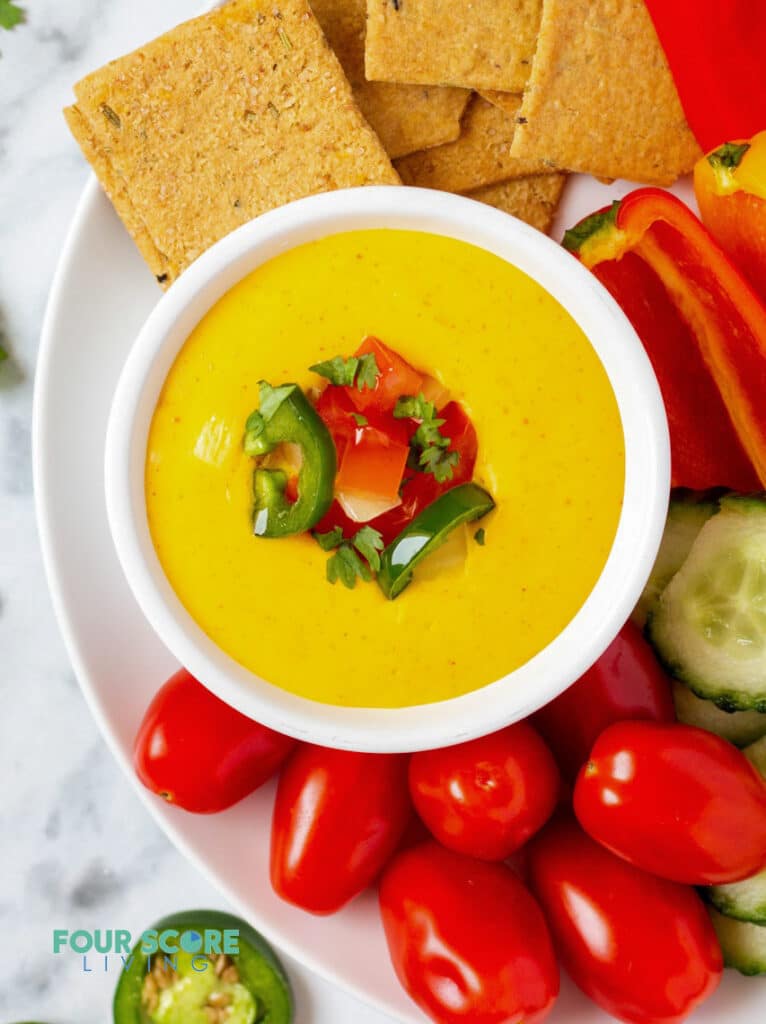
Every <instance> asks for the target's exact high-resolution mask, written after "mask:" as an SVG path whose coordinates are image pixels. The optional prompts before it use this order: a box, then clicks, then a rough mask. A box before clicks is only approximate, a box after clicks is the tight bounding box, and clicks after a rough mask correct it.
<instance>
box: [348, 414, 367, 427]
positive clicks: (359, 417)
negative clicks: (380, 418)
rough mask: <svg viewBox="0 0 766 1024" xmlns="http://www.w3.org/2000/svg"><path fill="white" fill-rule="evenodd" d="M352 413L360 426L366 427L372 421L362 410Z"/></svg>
mask: <svg viewBox="0 0 766 1024" xmlns="http://www.w3.org/2000/svg"><path fill="white" fill-rule="evenodd" d="M351 415H352V416H353V417H354V421H355V423H356V425H357V426H358V427H366V426H367V424H368V423H369V422H370V421H369V420H368V419H367V417H366V416H362V414H361V413H360V412H352V413H351Z"/></svg>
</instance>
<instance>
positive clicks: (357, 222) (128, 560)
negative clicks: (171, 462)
mask: <svg viewBox="0 0 766 1024" xmlns="http://www.w3.org/2000/svg"><path fill="white" fill-rule="evenodd" d="M383 227H386V228H399V229H409V230H414V231H425V232H431V233H433V234H437V235H446V236H449V237H451V238H456V239H460V240H462V241H465V242H469V243H471V244H473V245H476V246H479V247H480V248H482V249H486V250H488V251H489V252H492V253H494V254H495V255H497V256H499V257H501V258H502V259H504V260H507V261H508V262H509V263H511V264H513V265H514V266H516V267H519V268H520V269H521V270H522V271H524V272H525V273H526V274H528V275H529V276H530V277H531V278H533V279H534V280H535V281H537V282H538V283H539V284H541V285H542V286H543V287H544V288H546V289H547V290H548V291H549V292H550V293H551V294H552V295H553V296H554V297H555V298H556V299H557V300H558V301H559V302H560V303H561V305H562V306H563V307H564V308H565V309H566V310H568V312H569V313H570V315H571V316H572V317H573V318H574V320H575V321H576V322H577V323H578V324H579V326H580V327H581V328H582V330H583V331H584V333H585V335H586V336H587V337H588V339H589V340H590V342H591V344H592V345H593V348H594V349H595V351H596V353H597V354H598V356H599V358H600V359H601V362H602V364H603V366H604V368H605V370H606V372H607V374H608V376H609V380H610V382H611V385H612V388H613V389H614V393H615V396H616V399H617V404H618V407H619V411H620V416H621V419H622V427H623V432H624V437H625V492H624V502H623V508H622V513H621V516H620V521H619V525H618V529H617V533H616V536H615V540H614V543H613V545H612V549H611V552H610V554H609V558H608V559H607V562H606V565H605V567H604V570H603V572H602V573H601V576H600V577H599V579H598V582H597V583H596V585H595V587H594V588H593V590H592V591H591V593H590V595H589V596H588V598H587V600H586V601H585V603H584V604H583V606H582V607H581V608H580V610H579V612H578V613H577V614H576V615H575V617H574V618H573V619H572V620H571V622H570V623H569V624H568V625H567V626H566V628H565V629H564V630H563V631H562V632H561V633H560V634H559V635H558V636H557V637H556V638H555V639H554V640H553V641H552V642H551V643H550V644H548V646H547V647H545V648H544V649H543V650H542V651H540V652H539V653H538V654H537V655H535V657H533V658H532V659H531V660H530V661H528V662H527V663H526V664H524V665H522V666H521V667H519V668H517V669H516V670H515V671H513V672H511V673H510V674H509V675H507V676H505V677H503V678H502V679H500V680H498V681H497V682H494V683H491V684H490V685H488V686H484V687H482V688H481V689H479V690H476V691H474V692H472V693H468V694H465V695H464V696H461V697H455V698H452V699H450V700H444V701H440V702H438V703H435V704H425V705H418V706H413V707H405V708H391V709H380V708H349V707H336V706H334V705H329V704H321V703H318V702H315V701H311V700H308V699H306V698H304V697H299V696H296V695H294V694H292V693H288V692H287V691H286V690H282V689H280V688H279V687H276V686H273V685H271V684H270V683H269V682H267V681H266V680H263V679H260V678H258V677H257V676H255V675H253V674H252V673H251V672H250V671H248V670H247V669H245V668H244V667H243V666H241V665H240V664H238V663H237V662H236V661H234V660H233V659H232V658H231V657H229V656H228V655H227V654H225V653H224V652H223V651H222V650H221V649H220V648H219V647H218V646H217V645H216V644H215V643H214V642H213V641H212V640H211V639H210V638H209V637H208V636H207V635H206V634H205V633H204V632H203V630H202V629H201V628H200V626H198V625H197V623H196V622H195V621H194V619H193V618H192V617H191V616H190V615H189V613H188V612H187V611H186V609H185V608H184V607H183V605H182V604H181V602H180V600H179V599H178V597H177V595H176V593H175V591H174V590H173V589H172V587H171V585H170V583H169V582H168V580H167V578H166V576H165V574H164V571H163V569H162V567H161V565H160V562H159V559H158V558H157V555H156V553H155V550H154V546H153V544H152V539H151V536H150V533H149V526H148V522H147V515H146V502H145V495H144V462H145V457H146V445H147V438H148V433H149V426H150V423H151V419H152V414H153V412H154V408H155V405H156V402H157V399H158V397H159V394H160V390H161V388H162V386H163V383H164V381H165V378H166V376H167V374H168V371H169V370H170V368H171V366H172V364H173V361H174V359H175V357H176V355H177V354H178V351H179V350H180V348H181V346H182V345H183V344H184V342H185V341H186V339H187V337H188V336H189V334H190V333H191V331H192V329H193V328H194V327H195V326H196V324H197V323H198V322H199V321H200V319H201V318H202V317H203V316H204V315H205V313H206V312H207V311H208V310H209V309H210V307H211V306H213V305H214V303H215V302H217V301H218V299H220V298H221V296H222V295H224V294H225V293H226V292H227V291H228V290H229V289H230V288H231V287H232V286H233V285H234V284H236V283H237V282H238V281H239V280H241V278H243V277H244V276H245V275H246V274H248V273H250V272H251V271H252V270H254V269H255V268H256V267H258V266H259V265H260V264H262V263H264V262H265V261H267V260H269V259H271V258H272V257H274V256H276V255H277V254H279V253H282V252H284V251H286V250H288V249H291V248H293V247H294V246H297V245H302V244H303V243H305V242H310V241H313V240H316V239H319V238H323V237H325V236H327V235H332V234H337V233H339V232H344V231H354V230H361V229H369V228H383ZM669 477H670V454H669V440H668V430H667V422H666V419H665V410H664V406H663V403H662V398H661V396H660V392H659V388H658V386H657V382H656V379H655V377H654V374H653V372H652V369H651V366H650V364H649V361H648V359H647V357H646V354H645V352H644V349H643V346H642V345H641V342H640V341H639V339H638V337H637V336H636V334H635V332H634V331H633V328H632V327H631V325H630V323H629V322H628V320H627V319H626V317H625V316H624V314H623V313H622V311H621V310H620V309H619V307H618V306H617V304H616V303H615V302H614V301H613V300H612V298H611V297H610V296H609V295H608V293H607V292H606V290H605V289H604V288H603V287H602V286H601V285H600V284H599V282H598V281H597V280H596V278H595V277H594V276H593V275H592V274H590V273H589V271H587V270H585V269H584V268H583V267H582V266H581V265H580V264H579V263H578V261H577V260H575V259H574V258H573V257H572V256H571V255H570V254H569V253H568V252H566V251H565V250H564V249H562V248H561V247H560V246H558V245H557V244H556V243H554V242H553V241H551V240H550V239H549V238H547V237H546V236H545V235H542V234H541V233H540V232H538V231H535V230H533V229H532V228H530V227H528V226H527V225H526V224H524V223H522V222H521V221H518V220H516V219H514V218H512V217H509V216H508V215H507V214H504V213H500V212H498V211H497V210H494V209H492V208H490V207H488V206H485V205H483V204H481V203H478V202H475V201H473V200H470V199H465V198H462V197H460V196H455V195H451V194H448V193H444V192H435V191H430V190H423V189H411V188H403V187H379V188H378V187H376V188H370V187H368V188H359V189H349V190H345V191H340V192H331V193H325V194H322V195H317V196H311V197H310V198H308V199H302V200H299V201H298V202H295V203H291V204H290V205H288V206H284V207H281V208H280V209H277V210H274V211H272V212H270V213H267V214H264V215H263V216H262V217H259V218H258V219H257V220H254V221H252V222H251V223H249V224H246V225H244V226H243V227H241V228H239V229H238V230H237V231H235V232H234V233H233V234H231V235H228V236H227V237H226V238H224V239H222V240H221V241H220V242H219V243H218V244H217V245H215V246H213V248H212V249H210V250H208V251H207V252H206V253H205V254H204V255H203V256H201V257H200V259H198V260H197V261H196V262H195V263H194V264H193V265H192V266H191V267H190V268H189V269H188V270H187V271H186V272H185V273H184V274H183V275H182V276H181V277H180V278H179V280H178V281H177V282H176V283H175V284H174V285H173V286H172V288H170V289H169V291H168V292H167V293H166V294H165V295H164V296H163V298H162V299H161V300H160V302H159V303H158V305H157V306H156V308H155V309H154V311H153V312H152V314H151V316H150V317H149V319H148V320H147V322H146V324H145V325H144V327H143V330H142V331H141V333H140V334H139V336H138V339H137V340H136V343H135V345H134V346H133V348H132V350H131V353H130V356H129V357H128V360H127V362H126V364H125V368H124V370H123V373H122V376H121V378H120V381H119V384H118V387H117V392H116V394H115V398H114V404H113V406H112V412H111V416H110V420H109V428H108V431H107V439H106V497H107V511H108V515H109V523H110V528H111V531H112V536H113V538H114V543H115V546H116V548H117V553H118V556H119V559H120V562H121V564H122V568H123V570H124V572H125V575H126V577H127V580H128V583H129V585H130V587H131V589H132V591H133V593H134V595H135V597H136V600H137V601H138V603H139V605H140V606H141V608H142V610H143V612H144V614H145V615H146V617H147V619H148V620H149V622H150V623H151V625H152V626H153V627H154V629H155V631H156V632H157V634H158V635H159V637H160V638H161V639H162V640H163V642H164V643H165V644H166V645H167V647H168V648H169V649H170V650H171V651H172V652H173V654H174V655H175V656H176V657H177V658H178V660H179V661H180V662H181V663H182V664H183V665H185V666H186V667H187V668H188V669H189V671H191V672H192V673H193V674H194V675H195V676H196V677H197V678H198V679H199V680H200V681H201V682H203V683H204V684H205V686H207V687H208V688H209V689H210V690H212V692H213V693H215V694H217V695H218V696H219V697H220V698H222V699H223V700H224V701H226V702H227V703H228V704H231V705H232V706H233V707H235V708H237V709H238V710H239V711H241V712H243V713H244V714H245V715H248V716H250V717H251V718H255V719H257V720H258V721H260V722H263V723H265V724H267V725H269V726H271V727H272V728H274V729H277V730H279V731H280V732H284V733H288V734H290V735H293V736H296V737H298V738H299V739H303V740H308V741H311V742H315V743H321V744H323V745H325V746H331V747H343V748H347V749H353V750H365V751H391V752H393V751H410V750H421V749H428V748H433V747H439V746H447V745H449V744H453V743H459V742H461V741H463V740H466V739H471V738H473V737H475V736H480V735H483V734H485V733H488V732H491V731H493V730H495V729H498V728H500V727H502V726H504V725H507V724H509V723H510V722H514V721H518V720H519V719H521V718H524V717H525V716H527V715H529V714H530V713H531V712H533V711H535V710H536V709H537V708H539V707H541V706H542V705H543V704H545V703H547V702H548V701H550V700H552V699H553V698H554V697H556V696H557V695H558V694H559V693H561V692H562V691H563V690H565V689H566V688H567V686H569V685H570V684H571V683H572V682H574V680H575V679H577V678H578V677H579V676H580V675H581V674H582V672H584V671H585V669H587V668H588V667H589V666H590V665H591V664H593V662H594V661H595V660H596V659H597V658H598V657H599V655H600V654H601V653H602V652H603V651H604V650H605V648H606V647H607V646H608V644H609V643H610V642H611V641H612V639H613V638H614V637H615V635H616V634H617V632H618V630H619V629H620V627H621V626H622V625H623V623H624V622H625V620H626V619H627V617H628V615H629V614H630V612H631V609H632V608H633V606H634V604H635V603H636V601H637V599H638V597H639V595H640V593H641V590H642V588H643V586H644V583H645V582H646V579H647V577H648V575H649V572H650V570H651V567H652V564H653V562H654V558H655V556H656V553H657V548H658V546H659V542H660V538H661V536H662V528H663V525H664V521H665V513H666V509H667V499H668V490H669Z"/></svg>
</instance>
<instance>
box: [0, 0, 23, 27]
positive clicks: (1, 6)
mask: <svg viewBox="0 0 766 1024" xmlns="http://www.w3.org/2000/svg"><path fill="white" fill-rule="evenodd" d="M24 19H25V14H24V11H23V9H22V8H21V7H19V6H18V5H17V4H15V3H13V2H12V0H0V28H14V27H15V26H16V25H20V24H21V22H22V21H24Z"/></svg>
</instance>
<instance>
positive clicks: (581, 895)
mask: <svg viewBox="0 0 766 1024" xmlns="http://www.w3.org/2000/svg"><path fill="white" fill-rule="evenodd" d="M526 849H527V856H528V869H529V877H530V884H531V886H532V891H533V892H534V893H535V894H536V896H537V898H538V899H539V900H540V903H541V904H542V907H543V910H544V911H545V916H546V918H547V919H548V923H549V924H550V927H551V931H552V932H553V938H554V941H555V943H556V949H557V951H558V953H559V956H560V957H561V962H562V964H563V966H564V967H565V968H566V970H567V971H568V973H569V974H570V975H571V977H572V979H573V980H574V981H575V982H576V984H577V985H579V987H580V988H581V989H582V990H583V992H585V993H586V995H588V996H590V998H591V999H593V1000H594V1002H596V1003H598V1005H599V1006H600V1007H601V1008H602V1009H604V1010H606V1012H607V1013H609V1014H611V1015H612V1016H614V1017H617V1018H618V1019H619V1020H623V1021H627V1022H628V1024H678V1022H679V1021H682V1020H684V1019H685V1018H686V1016H687V1015H688V1014H689V1013H691V1011H692V1010H693V1009H694V1008H695V1007H696V1006H698V1005H699V1004H700V1003H701V1002H703V1000H705V999H707V997H708V996H709V995H711V994H712V992H713V991H714V990H715V988H716V987H717V985H718V983H719V981H720V978H721V973H722V968H723V964H722V958H721V951H720V949H719V946H718V942H717V940H716V937H715V933H714V931H713V927H712V924H711V922H710V918H709V917H708V914H707V911H706V910H705V907H704V905H703V904H702V901H701V900H700V898H699V896H697V894H696V893H695V892H694V890H693V889H690V888H688V887H687V886H684V885H678V884H677V883H676V882H668V881H666V880H664V879H661V878H655V877H654V876H653V875H647V874H646V873H645V872H643V871H641V870H639V869H638V868H636V867H633V865H632V864H628V863H627V862H626V861H624V860H620V858H619V857H615V856H614V854H612V853H610V852H609V851H608V850H605V849H604V848H603V847H602V846H599V845H598V843H595V842H594V841H593V840H592V839H590V838H589V837H588V836H586V835H585V833H584V832H583V831H582V830H581V829H580V828H579V827H578V826H577V824H576V823H575V822H574V821H571V820H570V819H568V818H563V819H556V820H555V821H554V822H552V823H551V824H550V825H548V826H547V827H546V828H545V829H544V830H543V831H542V832H541V833H540V835H539V836H536V837H535V839H533V840H532V842H531V843H530V844H529V846H528V847H527V848H526Z"/></svg>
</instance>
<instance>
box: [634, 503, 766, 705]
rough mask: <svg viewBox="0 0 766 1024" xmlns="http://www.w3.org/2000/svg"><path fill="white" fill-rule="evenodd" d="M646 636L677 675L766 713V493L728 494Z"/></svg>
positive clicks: (704, 691)
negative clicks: (751, 494)
mask: <svg viewBox="0 0 766 1024" xmlns="http://www.w3.org/2000/svg"><path fill="white" fill-rule="evenodd" d="M647 634H648V636H649V639H650V640H651V642H652V644H653V645H654V649H655V651H656V652H657V655H658V656H659V658H660V660H661V661H662V662H663V664H664V665H665V667H666V668H667V669H668V670H669V671H670V673H671V674H672V675H674V676H676V677H677V678H678V679H681V680H683V682H685V683H687V684H688V686H689V687H690V688H691V689H692V690H693V691H694V692H695V693H696V694H697V696H698V697H704V698H706V699H708V700H713V701H715V703H716V704H717V705H718V706H719V707H721V708H723V709H724V710H725V711H750V710H756V711H763V712H766V496H764V495H755V496H750V497H734V496H728V497H725V498H723V499H722V500H721V510H720V512H718V514H717V515H715V516H713V518H712V519H709V520H708V521H707V523H705V525H704V526H703V527H702V530H701V531H700V533H699V535H698V537H697V539H696V540H695V542H694V544H693V545H692V549H691V551H690V552H689V556H688V558H687V559H686V561H685V562H684V564H683V566H682V567H681V569H679V571H678V572H677V573H676V575H675V576H674V577H673V579H672V580H671V581H670V583H669V584H668V586H667V587H666V588H665V590H664V591H663V592H662V594H661V595H660V599H659V601H658V602H657V604H656V606H655V608H654V610H653V611H652V612H651V614H650V616H649V620H648V622H647Z"/></svg>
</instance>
